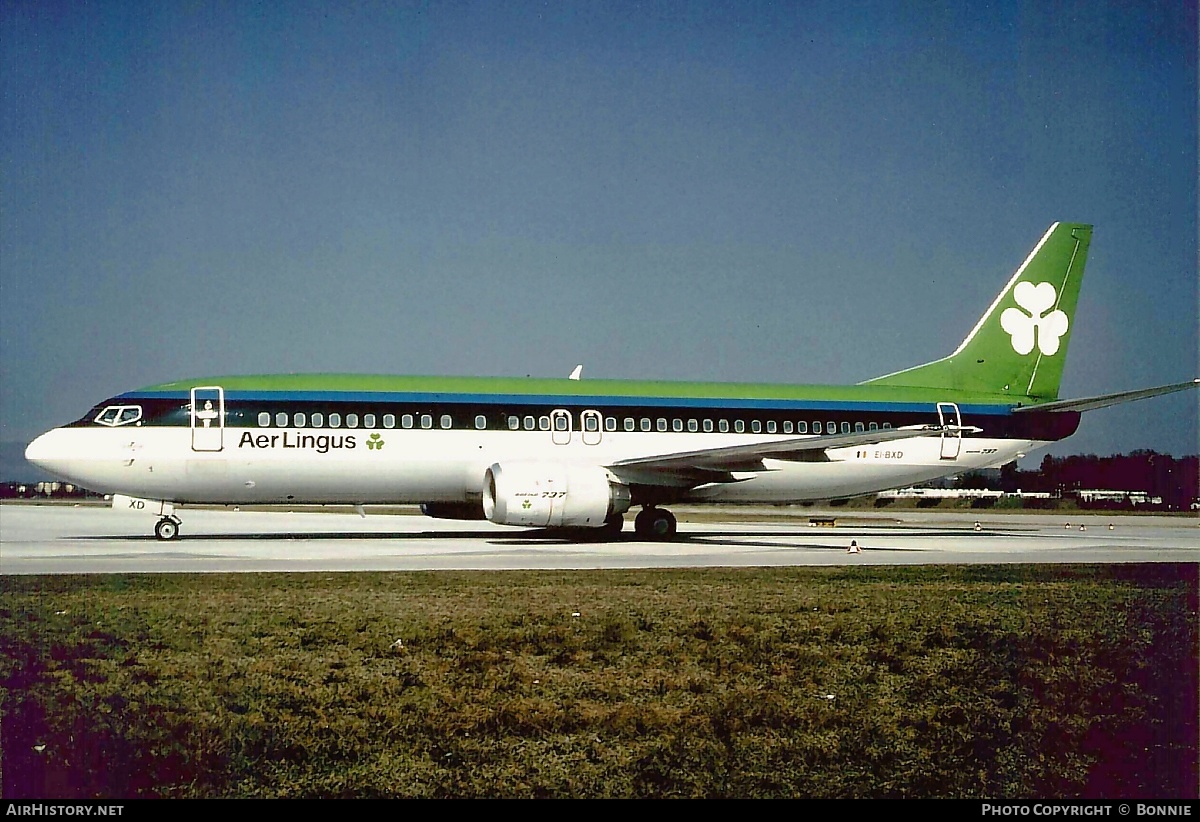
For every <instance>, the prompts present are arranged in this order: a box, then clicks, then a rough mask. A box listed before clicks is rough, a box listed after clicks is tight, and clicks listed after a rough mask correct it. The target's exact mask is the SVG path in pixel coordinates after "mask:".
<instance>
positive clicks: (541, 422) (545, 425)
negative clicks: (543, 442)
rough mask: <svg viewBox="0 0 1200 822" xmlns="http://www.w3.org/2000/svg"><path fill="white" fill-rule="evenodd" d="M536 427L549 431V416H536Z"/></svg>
mask: <svg viewBox="0 0 1200 822" xmlns="http://www.w3.org/2000/svg"><path fill="white" fill-rule="evenodd" d="M538 428H540V429H541V430H543V431H549V430H550V418H549V417H538Z"/></svg>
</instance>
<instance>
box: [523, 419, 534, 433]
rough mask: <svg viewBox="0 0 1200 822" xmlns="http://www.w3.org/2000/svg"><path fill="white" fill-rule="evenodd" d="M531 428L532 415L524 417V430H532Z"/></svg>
mask: <svg viewBox="0 0 1200 822" xmlns="http://www.w3.org/2000/svg"><path fill="white" fill-rule="evenodd" d="M533 428H534V426H533V417H526V418H525V430H526V431H532V430H533Z"/></svg>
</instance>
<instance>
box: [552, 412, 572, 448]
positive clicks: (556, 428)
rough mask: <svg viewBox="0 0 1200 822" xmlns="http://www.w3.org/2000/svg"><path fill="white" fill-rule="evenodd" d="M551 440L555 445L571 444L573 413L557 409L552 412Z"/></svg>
mask: <svg viewBox="0 0 1200 822" xmlns="http://www.w3.org/2000/svg"><path fill="white" fill-rule="evenodd" d="M550 438H551V439H552V440H553V441H554V444H555V445H568V444H569V443H570V442H571V412H570V411H568V410H567V409H565V408H556V409H554V410H553V411H551V412H550Z"/></svg>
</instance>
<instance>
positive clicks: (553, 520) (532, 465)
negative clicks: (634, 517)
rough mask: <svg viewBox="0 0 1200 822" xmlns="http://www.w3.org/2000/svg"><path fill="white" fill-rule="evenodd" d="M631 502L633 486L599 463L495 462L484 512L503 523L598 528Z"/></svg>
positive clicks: (487, 478) (488, 477)
mask: <svg viewBox="0 0 1200 822" xmlns="http://www.w3.org/2000/svg"><path fill="white" fill-rule="evenodd" d="M629 503H630V496H629V486H627V485H622V484H621V483H620V482H618V481H617V479H616V478H615V477H614V476H613V475H612V474H611V473H609V472H608V471H607V470H606V469H604V468H601V467H600V466H598V465H564V464H561V463H555V462H510V463H504V464H503V465H501V464H500V463H496V464H495V465H493V466H492V467H491V468H489V469H488V470H487V473H486V474H485V475H484V478H483V512H484V514H485V515H486V516H487V518H488V519H490V520H491V521H492V522H494V523H496V524H498V525H531V526H534V527H537V528H599V527H601V526H603V525H604V524H605V521H606V520H608V518H609V517H610V516H615V515H620V514H623V513H625V512H626V511H628V510H629Z"/></svg>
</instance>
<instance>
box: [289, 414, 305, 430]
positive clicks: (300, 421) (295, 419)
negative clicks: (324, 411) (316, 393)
mask: <svg viewBox="0 0 1200 822" xmlns="http://www.w3.org/2000/svg"><path fill="white" fill-rule="evenodd" d="M304 422H305V417H304V412H303V411H297V412H296V413H295V414H292V425H294V426H296V427H297V428H303V427H304Z"/></svg>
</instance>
